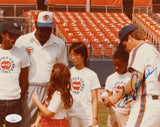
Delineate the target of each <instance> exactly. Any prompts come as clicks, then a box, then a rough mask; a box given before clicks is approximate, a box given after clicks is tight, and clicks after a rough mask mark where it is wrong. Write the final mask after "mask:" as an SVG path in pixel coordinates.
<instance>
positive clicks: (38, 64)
mask: <svg viewBox="0 0 160 127" xmlns="http://www.w3.org/2000/svg"><path fill="white" fill-rule="evenodd" d="M35 25H36V30H34V31H33V32H32V33H29V34H26V35H24V36H21V37H20V38H19V39H18V40H17V41H16V45H17V46H19V47H20V48H22V49H23V50H25V51H26V52H27V53H28V55H29V58H30V62H31V66H30V68H29V86H28V91H27V93H26V96H25V98H24V99H23V107H22V108H23V109H22V110H23V112H22V113H23V127H29V126H30V125H31V124H32V123H33V122H34V120H35V119H36V116H37V111H38V110H37V107H36V105H35V104H34V103H33V102H32V101H31V95H32V93H33V92H34V91H37V93H38V95H39V97H40V101H41V102H44V100H45V94H46V88H47V85H48V82H49V78H50V72H51V69H52V66H53V65H54V64H55V63H57V62H60V63H64V64H66V65H68V59H67V55H66V47H65V43H64V42H63V41H62V40H61V39H60V38H58V37H56V36H55V35H53V33H52V28H53V26H54V24H53V15H52V13H51V12H48V11H42V12H40V13H39V14H38V19H37V22H36V23H35Z"/></svg>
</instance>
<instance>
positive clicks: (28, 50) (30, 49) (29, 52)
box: [26, 46, 33, 55]
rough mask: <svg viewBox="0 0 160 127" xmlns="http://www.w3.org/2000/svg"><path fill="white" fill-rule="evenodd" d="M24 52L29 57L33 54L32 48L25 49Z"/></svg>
mask: <svg viewBox="0 0 160 127" xmlns="http://www.w3.org/2000/svg"><path fill="white" fill-rule="evenodd" d="M26 52H27V54H28V55H31V54H32V53H33V48H32V47H31V46H29V47H26Z"/></svg>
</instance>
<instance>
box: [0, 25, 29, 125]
mask: <svg viewBox="0 0 160 127" xmlns="http://www.w3.org/2000/svg"><path fill="white" fill-rule="evenodd" d="M20 35H21V27H20V25H19V24H18V23H16V22H5V23H3V24H2V31H1V36H2V41H1V45H0V127H3V123H5V124H6V127H21V125H20V122H18V121H17V122H18V123H14V124H13V123H11V122H10V121H6V122H4V120H5V118H6V116H7V115H9V114H19V115H21V96H23V94H24V92H25V86H26V84H27V80H28V66H29V65H30V63H29V59H28V56H27V55H26V53H25V52H23V51H22V50H21V49H19V48H17V47H16V46H14V44H15V41H16V39H17V38H18V37H19V36H20ZM7 118H8V116H7ZM8 120H9V119H8ZM13 120H15V122H16V119H15V118H14V119H13Z"/></svg>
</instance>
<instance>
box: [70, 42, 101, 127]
mask: <svg viewBox="0 0 160 127" xmlns="http://www.w3.org/2000/svg"><path fill="white" fill-rule="evenodd" d="M69 53H70V59H71V61H72V63H73V64H74V67H72V68H71V69H70V72H71V82H72V85H71V93H72V96H73V100H74V101H73V106H72V108H71V109H70V110H69V116H70V120H69V122H70V127H91V126H96V125H97V116H98V111H97V107H98V104H97V103H98V99H97V88H99V87H100V82H99V79H98V76H97V74H96V73H95V72H94V71H92V70H91V69H89V68H88V67H87V58H88V52H87V48H86V46H85V44H84V43H81V42H75V43H73V44H72V46H71V47H70V49H69Z"/></svg>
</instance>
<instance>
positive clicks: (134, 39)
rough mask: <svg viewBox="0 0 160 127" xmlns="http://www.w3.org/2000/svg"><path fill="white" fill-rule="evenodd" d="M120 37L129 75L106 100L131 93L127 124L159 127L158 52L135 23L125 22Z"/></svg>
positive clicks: (108, 103)
mask: <svg viewBox="0 0 160 127" xmlns="http://www.w3.org/2000/svg"><path fill="white" fill-rule="evenodd" d="M119 37H120V40H121V42H120V45H122V46H123V47H124V48H125V50H126V51H128V52H129V53H130V56H129V62H128V71H129V72H130V73H131V78H130V80H129V82H128V83H127V84H126V85H125V87H124V88H123V90H121V91H120V92H119V93H117V94H116V95H113V96H110V97H108V98H106V99H105V103H106V105H114V104H116V103H117V102H118V101H119V100H120V99H122V98H123V97H124V98H125V99H129V98H132V97H133V102H132V105H131V110H130V115H129V119H128V122H127V124H126V127H159V125H160V108H159V105H160V53H159V52H158V51H157V50H156V49H155V48H154V47H153V46H152V45H150V44H147V43H146V42H145V38H144V35H143V33H142V32H141V31H140V30H139V29H138V27H137V26H135V25H126V26H124V27H123V28H122V29H121V30H120V32H119ZM122 57H123V56H122Z"/></svg>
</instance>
